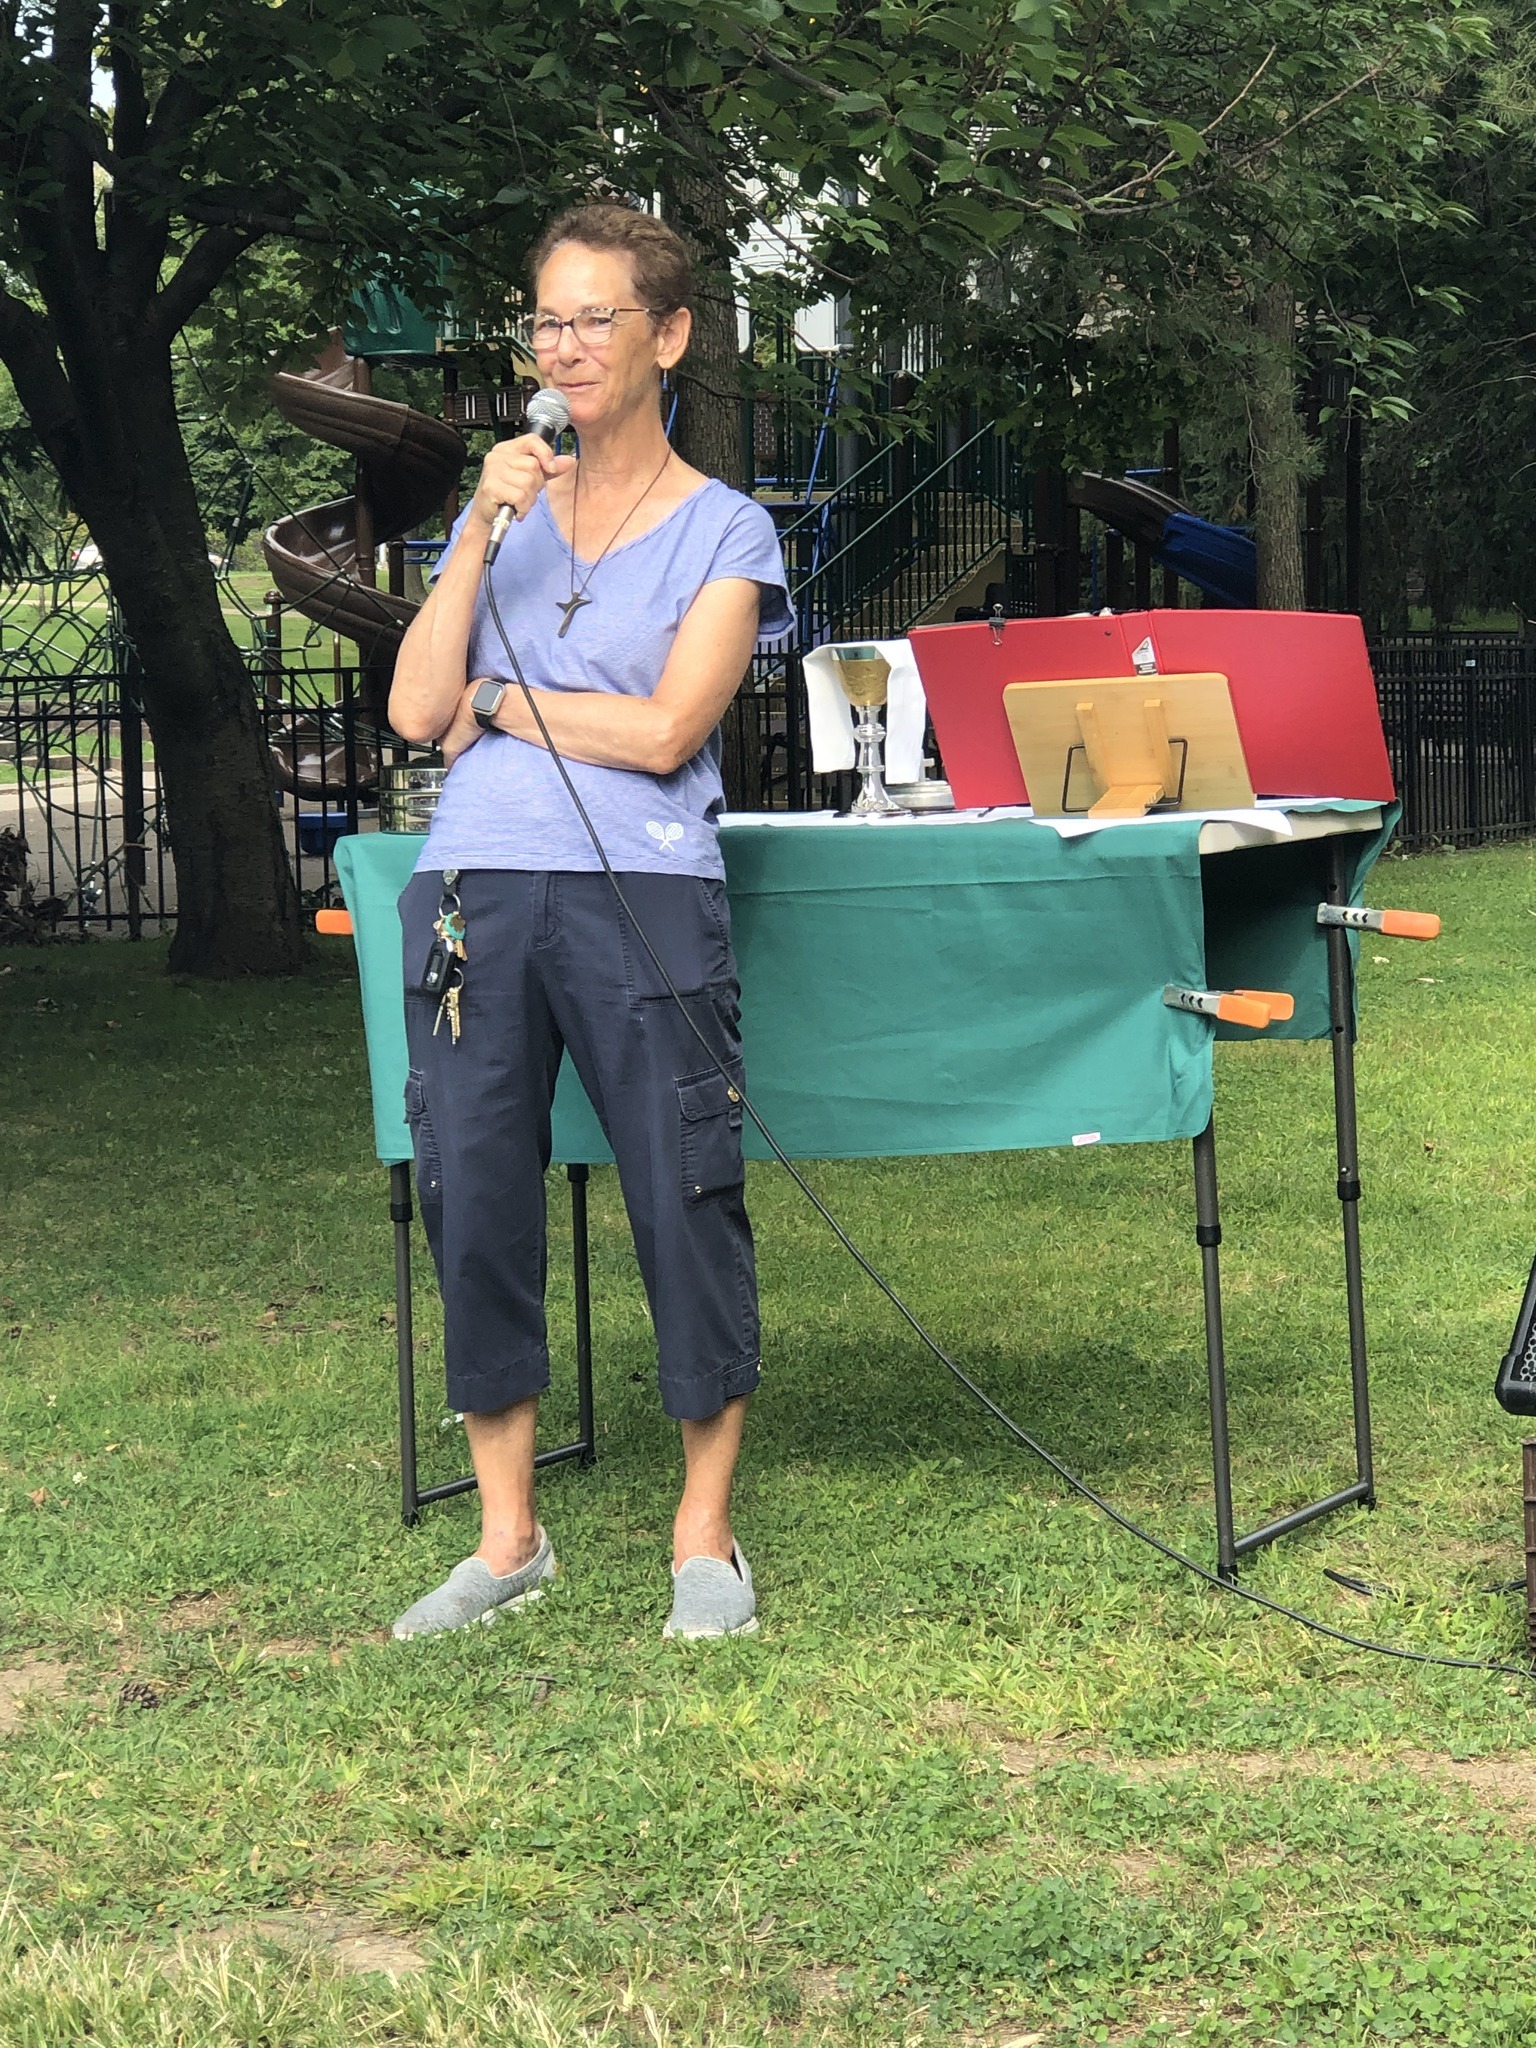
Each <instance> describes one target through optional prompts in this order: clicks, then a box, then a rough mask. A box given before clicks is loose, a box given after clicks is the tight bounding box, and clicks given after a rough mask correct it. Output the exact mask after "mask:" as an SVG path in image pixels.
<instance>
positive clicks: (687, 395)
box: [662, 141, 763, 811]
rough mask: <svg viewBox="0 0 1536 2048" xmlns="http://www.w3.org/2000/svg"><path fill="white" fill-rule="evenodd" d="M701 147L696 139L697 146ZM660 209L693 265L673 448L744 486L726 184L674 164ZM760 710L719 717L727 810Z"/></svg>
mask: <svg viewBox="0 0 1536 2048" xmlns="http://www.w3.org/2000/svg"><path fill="white" fill-rule="evenodd" d="M706 147H707V142H702V141H701V151H702V149H704V148H706ZM662 210H663V213H664V216H665V218H666V220H667V222H668V224H669V225H670V226H671V227H674V228H676V230H677V232H678V233H679V234H680V235H681V236H682V238H683V240H684V241H685V242H686V243H687V244H688V250H689V254H690V255H691V256H692V257H693V263H694V298H693V333H692V337H691V338H690V340H689V343H688V353H687V354H686V355H685V356H684V357H683V360H682V361H681V363H679V364H678V366H677V368H676V369H675V370H674V371H673V372H672V381H673V382H674V384H676V386H677V401H678V402H677V418H676V420H675V422H674V424H673V428H672V445H673V447H674V448H675V449H676V450H677V452H678V454H679V455H681V456H682V458H683V460H684V461H685V462H691V463H692V464H693V466H694V468H695V469H701V470H703V472H704V474H705V475H706V476H717V477H719V478H720V479H721V480H722V481H723V482H725V483H728V484H730V485H731V486H732V487H733V488H734V489H736V490H739V491H750V489H751V488H752V479H751V477H749V476H748V475H747V472H746V462H745V460H744V450H743V447H742V430H741V429H742V421H741V401H742V376H741V340H740V336H739V334H738V331H737V325H736V289H735V280H734V278H733V276H732V273H731V257H732V254H733V250H734V242H733V238H732V233H731V217H730V208H729V205H728V203H727V200H726V187H725V182H724V180H723V179H712V178H710V177H708V176H706V175H705V174H704V172H703V171H702V170H699V171H694V170H692V169H685V168H683V167H682V166H680V165H676V164H674V165H673V166H672V167H671V168H669V170H668V171H667V172H666V174H665V178H664V182H663V186H662ZM750 674H751V672H750V670H749V671H748V675H747V677H746V678H744V679H743V680H744V681H747V680H750ZM761 708H762V700H761V699H760V698H758V697H755V696H753V695H752V694H751V693H750V692H749V691H747V690H738V691H737V694H736V699H735V701H734V703H732V704H731V705H730V706H729V707H728V708H727V710H726V714H725V716H724V717H723V718H722V719H721V721H720V779H721V781H722V782H723V784H724V785H725V801H726V804H727V805H728V806H729V808H730V809H731V810H733V811H735V810H748V811H755V810H756V809H757V808H758V807H759V805H760V804H761V803H762V801H763V795H762V747H763V739H762V734H761V732H760V731H759V720H758V717H757V715H756V714H758V713H759V712H760V711H761Z"/></svg>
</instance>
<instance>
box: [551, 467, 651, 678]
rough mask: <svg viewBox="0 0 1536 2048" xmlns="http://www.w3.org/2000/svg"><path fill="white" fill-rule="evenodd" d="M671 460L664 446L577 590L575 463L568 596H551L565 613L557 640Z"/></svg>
mask: <svg viewBox="0 0 1536 2048" xmlns="http://www.w3.org/2000/svg"><path fill="white" fill-rule="evenodd" d="M671 460H672V450H671V448H670V447H669V448H668V449H667V452H666V454H665V455H664V456H663V457H662V463H661V469H658V470H657V472H656V474H655V475H654V476H653V477H652V478H651V480H650V482H649V483H648V484H647V485H646V487H645V489H644V490H643V491H642V492H641V493H640V495H639V497H638V498H636V500H635V502H634V503H633V505H631V506H630V508H629V510H628V511H627V512H626V513H625V514H624V517H623V518H622V519H621V520H620V521H619V523H618V525H617V526H616V527H615V528H614V529H613V531H612V533H610V534H609V536H608V538H607V540H605V541H604V543H603V551H602V554H600V555H599V556H598V558H597V560H596V561H595V562H594V563H593V564H592V566H591V568H590V569H588V571H587V573H586V575H585V576H583V577H582V579H581V588H580V589H579V590H578V589H577V587H576V501H577V497H578V495H579V493H580V491H581V468H580V465H579V464H578V465H577V469H576V477H575V481H574V482H573V483H572V485H571V540H570V564H571V594H570V596H569V597H557V598H556V599H555V604H556V606H557V608H558V609H559V610H560V611H562V612H564V613H565V617H564V618H563V619H562V620H561V621H560V630H559V631H558V632H557V633H556V635H555V638H556V639H557V640H563V639H564V638H565V636H566V634H567V633H568V632H569V631H570V628H571V621H572V619H574V618H575V616H576V614H577V612H579V611H580V609H581V607H582V606H583V605H584V604H591V602H592V599H591V598H590V597H588V596H587V586H588V584H590V583H591V581H592V578H593V577H594V576H595V575H596V574H597V572H598V570H599V569H600V568H601V567H602V565H603V559H604V556H606V555H607V553H608V550H609V549H610V548H611V547H612V546H613V544H614V542H615V541H616V540H617V539H618V537H619V535H620V534H621V533H622V532H623V531H624V529H625V527H626V526H628V524H629V522H630V521H631V519H633V518H634V516H635V514H636V513H637V512H638V511H639V510H640V507H641V506H642V505H643V504H644V503H645V501H646V499H647V498H648V497H649V496H650V495H651V493H652V491H654V490H655V488H656V486H657V485H658V484H659V483H660V482H661V477H662V471H663V470H665V468H666V466H667V464H668V463H669V462H670V461H671Z"/></svg>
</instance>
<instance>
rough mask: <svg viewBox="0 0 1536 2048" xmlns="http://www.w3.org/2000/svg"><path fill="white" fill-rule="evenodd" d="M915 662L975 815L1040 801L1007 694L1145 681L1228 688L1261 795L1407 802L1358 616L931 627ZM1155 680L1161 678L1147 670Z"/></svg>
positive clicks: (916, 642) (1141, 615) (1257, 615)
mask: <svg viewBox="0 0 1536 2048" xmlns="http://www.w3.org/2000/svg"><path fill="white" fill-rule="evenodd" d="M911 639H912V652H913V654H914V655H915V657H916V659H917V668H918V674H919V675H920V676H921V677H922V679H923V689H924V692H925V693H926V695H927V698H928V709H929V712H930V714H931V716H932V718H933V729H934V731H935V733H936V734H937V735H938V741H939V749H940V752H941V753H942V754H943V756H944V773H945V776H946V777H947V779H948V781H949V785H950V788H951V789H952V790H953V791H954V793H955V802H956V804H957V805H958V806H959V807H960V808H961V809H962V810H969V809H972V808H974V807H979V806H983V805H987V804H1021V803H1026V802H1027V801H1028V796H1027V793H1026V791H1025V788H1024V778H1023V776H1022V775H1021V774H1020V772H1019V762H1018V756H1017V755H1016V754H1015V752H1014V749H1013V735H1012V734H1011V732H1010V731H1009V729H1008V719H1007V716H1006V714H1005V712H1004V710H1003V688H1004V685H1005V684H1007V683H1024V682H1051V681H1058V680H1059V681H1067V680H1070V678H1072V677H1073V676H1115V675H1123V676H1130V675H1136V674H1138V673H1140V672H1142V671H1143V670H1145V668H1146V663H1147V661H1148V659H1150V660H1151V661H1152V662H1153V663H1154V664H1155V669H1156V671H1161V672H1162V673H1163V674H1165V675H1175V674H1187V673H1190V672H1200V671H1215V672H1216V673H1218V674H1220V675H1224V676H1226V677H1227V679H1228V681H1229V683H1230V685H1231V689H1232V708H1233V710H1234V711H1235V713H1236V714H1237V729H1238V731H1239V733H1240V734H1241V735H1242V741H1243V752H1244V754H1245V756H1246V757H1247V761H1248V772H1249V775H1250V777H1251V779H1252V782H1253V787H1254V792H1255V794H1256V795H1259V796H1295V797H1322V796H1339V797H1357V798H1360V799H1362V800H1363V801H1365V802H1368V803H1390V802H1391V800H1392V798H1393V797H1394V796H1395V794H1396V791H1395V790H1394V788H1393V785H1392V768H1391V764H1390V763H1389V761H1388V759H1387V747H1386V740H1385V738H1384V737H1383V734H1382V730H1381V713H1380V711H1379V710H1378V708H1377V703H1376V685H1375V681H1374V679H1373V677H1372V675H1371V664H1370V660H1369V657H1368V656H1367V654H1366V651H1365V634H1364V632H1363V631H1362V630H1361V625H1360V621H1359V619H1358V618H1356V617H1355V616H1354V615H1353V614H1352V613H1345V612H1257V611H1242V612H1221V611H1151V612H1117V613H1115V614H1113V615H1110V616H1105V617H1077V618H1065V619H1009V620H1007V621H1006V622H1005V623H1004V625H1003V627H1002V631H1001V633H998V632H997V631H996V630H995V628H994V627H993V625H992V624H991V623H990V622H989V621H987V620H978V621H976V622H975V623H973V624H966V625H963V626H918V627H915V628H914V630H913V632H912V635H911ZM1148 672H1152V671H1148Z"/></svg>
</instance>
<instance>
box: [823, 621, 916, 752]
mask: <svg viewBox="0 0 1536 2048" xmlns="http://www.w3.org/2000/svg"><path fill="white" fill-rule="evenodd" d="M857 644H858V645H860V646H862V647H869V646H874V647H878V648H879V650H880V652H881V653H882V654H883V655H884V656H885V658H886V660H887V661H888V662H889V663H890V664H891V680H890V683H889V685H888V688H889V692H890V696H889V700H888V702H887V704H886V707H885V779H886V781H887V782H921V781H922V779H923V733H924V730H925V729H926V727H927V724H928V700H927V698H926V697H925V696H924V695H923V686H922V683H921V681H920V680H919V678H918V673H917V663H916V662H915V661H914V660H913V658H912V647H911V643H910V642H909V641H906V640H875V641H868V640H864V641H860V642H858V643H857ZM805 694H806V701H807V704H808V706H809V709H810V714H811V764H812V766H813V767H814V768H815V770H816V773H817V774H818V775H835V774H837V773H838V772H839V770H841V769H845V768H851V767H852V766H853V765H854V760H855V758H856V749H855V746H854V739H853V718H854V714H853V706H852V705H851V704H850V703H849V702H848V699H847V698H846V697H845V696H844V695H843V691H842V686H841V684H840V683H839V682H838V680H837V664H836V663H835V662H834V661H833V659H832V651H831V648H830V647H813V648H812V649H811V651H810V652H809V653H808V654H807V655H806V656H805Z"/></svg>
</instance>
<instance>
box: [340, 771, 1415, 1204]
mask: <svg viewBox="0 0 1536 2048" xmlns="http://www.w3.org/2000/svg"><path fill="white" fill-rule="evenodd" d="M1330 808H1334V809H1340V810H1343V809H1349V808H1355V809H1358V808H1361V807H1359V806H1344V805H1338V806H1330ZM1390 822H1391V820H1390V819H1389V820H1388V825H1387V826H1386V827H1384V828H1383V829H1382V830H1381V831H1376V832H1370V833H1361V834H1359V835H1358V836H1352V837H1349V838H1345V839H1343V840H1341V841H1339V842H1338V843H1340V844H1342V845H1343V846H1344V847H1345V848H1346V849H1347V853H1348V859H1349V865H1350V870H1351V875H1352V884H1353V900H1355V901H1358V900H1359V890H1360V887H1361V885H1362V884H1363V881H1364V878H1365V875H1366V874H1367V873H1368V872H1369V870H1370V867H1371V865H1372V863H1373V862H1374V861H1375V859H1376V856H1377V855H1378V854H1379V852H1380V851H1381V847H1382V845H1383V844H1384V843H1385V839H1386V836H1387V830H1388V829H1389V828H1390ZM1200 825H1201V819H1200V818H1199V817H1198V816H1197V815H1191V816H1187V817H1185V816H1180V817H1171V818H1162V819H1157V820H1149V821H1147V822H1146V823H1144V824H1134V825H1118V826H1115V827H1113V828H1112V829H1110V830H1107V831H1102V832H1095V833H1091V834H1089V835H1087V836H1085V837H1082V838H1075V839H1062V838H1060V837H1059V836H1058V835H1057V834H1056V833H1055V832H1054V831H1052V830H1051V829H1050V828H1049V827H1048V826H1044V825H1036V824H1034V823H1033V822H1031V821H1030V820H1028V819H1017V818H1015V819H1001V820H993V821H988V820H985V819H980V820H963V821H961V820H954V819H950V820H944V819H913V820H911V821H910V822H906V823H903V824H899V825H894V826H873V827H872V826H867V825H860V824H856V823H852V822H850V821H846V820H837V819H834V818H830V817H828V818H825V819H822V818H817V819H816V820H815V821H814V822H812V821H806V822H799V821H797V822H794V823H787V824H774V825H763V824H740V825H728V826H726V827H724V828H723V829H722V832H721V845H722V849H723V851H724V855H725V864H726V870H727V875H728V885H729V890H730V901H731V915H732V922H733V928H734V932H735V940H736V951H737V958H738V961H739V963H740V968H741V982H742V1012H743V1024H742V1029H743V1037H744V1040H745V1050H746V1060H747V1082H748V1086H749V1088H750V1089H751V1092H752V1097H753V1100H754V1102H755V1103H756V1104H757V1107H758V1109H759V1110H760V1112H761V1113H762V1115H763V1116H764V1117H765V1118H766V1120H767V1122H768V1124H769V1127H770V1128H771V1129H772V1130H773V1131H774V1133H775V1135H776V1136H777V1137H778V1139H779V1142H780V1143H781V1144H782V1145H783V1146H784V1148H785V1150H786V1151H787V1152H789V1153H790V1154H791V1155H793V1156H795V1157H800V1158H813V1159H814V1158H820V1159H852V1158H868V1157H879V1156H883V1155H886V1156H888V1155H899V1154H925V1153H945V1152H994V1151H1010V1150H1015V1149H1020V1148H1023V1147H1028V1146H1039V1145H1068V1144H1074V1143H1078V1144H1081V1143H1102V1144H1125V1143H1127V1142H1133V1141H1145V1140H1160V1139H1169V1138H1189V1137H1193V1136H1195V1135H1196V1134H1197V1133H1198V1132H1199V1131H1200V1130H1202V1129H1203V1128H1204V1125H1205V1122H1206V1119H1207V1118H1208V1117H1209V1115H1210V1112H1211V1045H1212V1038H1213V1035H1214V1034H1213V1032H1212V1028H1211V1026H1210V1025H1209V1024H1208V1023H1207V1022H1206V1021H1205V1020H1204V1019H1202V1018H1200V1017H1196V1016H1192V1015H1190V1014H1188V1013H1187V1012H1182V1011H1176V1010H1170V1009H1169V1008H1167V1006H1166V1005H1165V1004H1164V1002H1163V1000H1162V992H1163V987H1164V984H1165V983H1167V982H1177V983H1181V984H1183V985H1185V986H1189V987H1197V988H1203V987H1219V988H1232V987H1255V988H1277V989H1288V990H1289V991H1290V993H1291V994H1292V995H1294V996H1295V997H1296V999H1297V1014H1296V1017H1295V1020H1294V1022H1293V1023H1292V1024H1291V1025H1290V1026H1288V1027H1286V1028H1285V1029H1284V1030H1281V1031H1277V1030H1273V1029H1272V1030H1271V1031H1270V1033H1268V1034H1267V1035H1268V1036H1272V1037H1273V1036H1285V1037H1320V1036H1322V1035H1324V1034H1325V1033H1326V1031H1327V1029H1328V1009H1327V960H1326V953H1325V948H1324V942H1323V938H1322V934H1321V933H1320V932H1319V930H1318V928H1317V924H1316V909H1317V905H1318V903H1319V902H1320V901H1321V899H1322V895H1323V893H1324V889H1325V885H1326V873H1327V857H1328V856H1327V848H1328V844H1329V842H1328V841H1326V840H1309V841H1305V842H1301V843H1285V842H1282V843H1278V844H1275V845H1272V846H1264V847H1260V848H1254V849H1249V850H1244V851H1239V852H1231V853H1224V854H1216V855H1207V856H1205V857H1204V859H1202V857H1201V855H1200V852H1199V849H1198V840H1199V834H1200ZM421 846H422V841H421V839H420V838H418V837H415V836H410V835H406V834H393V833H390V834H384V833H375V834H365V835H360V836H357V837H352V838H346V839H342V840H341V841H339V842H338V844H337V848H336V866H337V872H338V874H339V876H340V878H341V886H342V892H343V895H344V896H345V899H346V903H347V907H348V909H349V910H350V911H351V913H352V920H353V926H354V931H355V942H356V946H357V956H358V963H359V968H360V973H361V980H362V996H363V1014H364V1020H365V1026H366V1031H367V1039H368V1057H369V1066H370V1073H371V1078H372V1084H373V1112H374V1142H375V1147H376V1149H377V1152H378V1155H379V1157H380V1158H381V1159H383V1160H385V1161H389V1162H394V1161H398V1160H404V1159H409V1158H410V1156H411V1145H410V1137H409V1133H408V1131H407V1129H406V1124H405V1118H404V1114H403V1108H402V1095H403V1090H404V1084H405V1072H406V1054H405V1018H404V1003H403V999H402V993H401V986H402V964H401V954H400V927H399V922H398V918H397V916H396V910H395V905H396V901H397V899H398V897H399V894H400V891H401V890H402V889H403V888H404V886H405V883H406V880H407V878H408V877H409V875H410V873H411V870H412V868H413V867H414V866H415V863H416V859H417V856H418V855H419V853H420V851H421ZM1202 869H1203V870H1204V874H1203V876H1202ZM469 943H470V947H471V956H470V960H469V963H468V971H469V972H470V973H473V971H474V959H473V946H474V934H473V933H471V934H470V938H469ZM746 1137H747V1150H748V1153H749V1155H751V1156H754V1157H759V1158H760V1157H766V1156H767V1154H766V1148H764V1146H763V1145H762V1142H761V1140H760V1139H759V1138H758V1136H757V1133H756V1132H755V1131H754V1130H753V1129H752V1127H751V1125H750V1123H749V1124H748V1126H747V1133H746ZM610 1156H611V1155H610V1154H609V1152H608V1149H607V1145H606V1143H605V1141H604V1139H603V1137H602V1133H601V1131H600V1130H599V1128H598V1125H597V1120H596V1118H595V1116H594V1115H593V1113H592V1110H591V1108H590V1106H589V1105H588V1103H587V1100H586V1097H585V1095H584V1094H583V1093H582V1091H581V1088H580V1086H579V1085H578V1084H577V1082H576V1080H575V1076H574V1075H573V1073H572V1072H571V1069H570V1065H569V1062H567V1063H566V1065H565V1067H564V1068H563V1069H562V1071H561V1079H560V1087H559V1091H558V1093H557V1096H556V1101H555V1157H556V1159H557V1160H561V1161H573V1160H585V1161H588V1162H589V1163H592V1164H597V1163H599V1162H602V1161H605V1160H607V1159H608V1158H609V1157H610Z"/></svg>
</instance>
